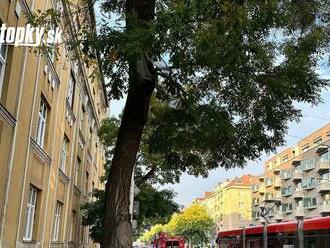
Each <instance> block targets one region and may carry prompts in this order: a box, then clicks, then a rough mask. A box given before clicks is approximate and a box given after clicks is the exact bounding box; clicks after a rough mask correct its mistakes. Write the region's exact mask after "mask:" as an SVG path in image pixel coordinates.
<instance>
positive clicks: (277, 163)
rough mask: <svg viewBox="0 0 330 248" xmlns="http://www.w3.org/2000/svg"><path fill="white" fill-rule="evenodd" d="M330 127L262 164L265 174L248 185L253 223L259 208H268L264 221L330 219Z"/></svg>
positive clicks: (327, 126)
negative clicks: (269, 201) (324, 217)
mask: <svg viewBox="0 0 330 248" xmlns="http://www.w3.org/2000/svg"><path fill="white" fill-rule="evenodd" d="M329 147H330V124H327V125H325V126H324V127H322V128H320V129H319V130H317V131H315V132H313V133H312V134H310V135H308V136H307V137H305V138H303V139H301V140H300V141H299V142H298V143H297V144H296V145H295V146H294V147H292V148H288V149H286V150H284V151H282V152H281V153H279V154H276V155H275V156H273V157H272V158H271V159H269V160H268V161H266V163H265V172H264V173H263V174H262V175H260V176H259V177H258V179H257V180H256V181H255V182H254V183H253V185H252V216H253V223H254V224H259V223H260V221H262V222H263V221H265V220H264V219H263V218H260V210H261V209H260V206H262V207H263V206H266V207H271V206H272V205H274V204H271V203H266V204H265V200H266V202H267V200H277V201H279V202H280V203H281V205H280V206H275V207H274V208H273V209H272V210H271V211H270V212H269V214H268V216H267V217H266V218H267V220H268V221H269V222H281V221H288V220H295V219H303V218H305V219H306V218H313V217H320V216H328V215H330V172H329V169H330V153H329Z"/></svg>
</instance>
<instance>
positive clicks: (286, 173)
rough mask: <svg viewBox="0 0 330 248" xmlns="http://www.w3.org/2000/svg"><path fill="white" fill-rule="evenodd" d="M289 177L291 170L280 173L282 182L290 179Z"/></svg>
mask: <svg viewBox="0 0 330 248" xmlns="http://www.w3.org/2000/svg"><path fill="white" fill-rule="evenodd" d="M291 176H292V171H291V170H282V171H281V179H283V180H286V179H290V178H291Z"/></svg>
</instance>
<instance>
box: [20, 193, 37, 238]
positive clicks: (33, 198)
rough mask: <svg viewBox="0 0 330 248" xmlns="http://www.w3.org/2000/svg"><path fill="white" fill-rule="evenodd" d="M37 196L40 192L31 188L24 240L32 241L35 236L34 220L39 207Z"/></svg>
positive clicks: (27, 205)
mask: <svg viewBox="0 0 330 248" xmlns="http://www.w3.org/2000/svg"><path fill="white" fill-rule="evenodd" d="M37 194H38V191H37V190H36V189H35V188H33V187H30V190H29V199H28V202H27V204H26V220H25V229H24V236H23V240H26V241H31V240H32V235H33V227H34V218H35V213H36V205H37Z"/></svg>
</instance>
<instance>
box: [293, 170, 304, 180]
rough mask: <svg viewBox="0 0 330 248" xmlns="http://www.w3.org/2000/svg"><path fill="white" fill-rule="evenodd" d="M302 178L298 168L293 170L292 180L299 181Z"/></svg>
mask: <svg viewBox="0 0 330 248" xmlns="http://www.w3.org/2000/svg"><path fill="white" fill-rule="evenodd" d="M302 179H303V173H302V171H300V170H295V171H294V172H293V176H292V180H293V181H301V180H302Z"/></svg>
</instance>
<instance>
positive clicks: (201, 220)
mask: <svg viewBox="0 0 330 248" xmlns="http://www.w3.org/2000/svg"><path fill="white" fill-rule="evenodd" d="M213 228H214V222H213V220H212V218H211V217H210V215H209V214H208V213H207V210H206V208H204V207H203V206H200V205H192V206H190V207H188V208H186V209H184V210H183V212H182V213H179V214H178V213H175V214H173V215H172V218H171V220H170V221H169V222H168V223H167V224H165V225H160V224H157V225H154V226H153V227H152V228H151V229H150V230H149V231H147V232H145V233H144V234H143V235H142V236H141V238H140V240H141V241H142V242H145V243H149V242H150V241H152V239H153V238H154V236H155V234H157V233H159V232H165V233H167V234H168V235H170V236H183V237H185V238H186V239H187V240H188V241H189V242H190V244H193V245H197V244H202V243H204V244H205V243H208V242H209V238H210V233H211V232H212V230H213Z"/></svg>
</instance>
